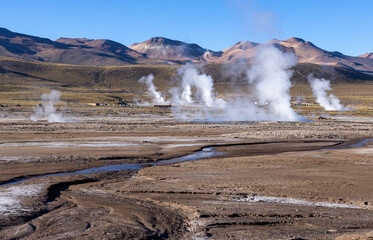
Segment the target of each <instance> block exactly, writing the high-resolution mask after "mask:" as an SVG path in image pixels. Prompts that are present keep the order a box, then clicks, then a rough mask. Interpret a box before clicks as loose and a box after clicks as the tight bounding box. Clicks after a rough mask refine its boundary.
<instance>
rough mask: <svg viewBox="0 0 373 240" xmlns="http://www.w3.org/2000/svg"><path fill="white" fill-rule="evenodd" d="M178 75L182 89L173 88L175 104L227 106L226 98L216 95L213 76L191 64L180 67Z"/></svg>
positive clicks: (173, 101)
mask: <svg viewBox="0 0 373 240" xmlns="http://www.w3.org/2000/svg"><path fill="white" fill-rule="evenodd" d="M178 75H179V76H180V77H181V89H180V88H179V89H178V88H176V89H175V88H174V89H171V91H170V92H171V94H172V103H173V104H175V105H193V104H198V105H201V106H203V107H209V108H211V107H218V108H223V107H225V106H226V101H225V100H224V99H222V98H218V97H216V96H215V92H214V81H213V79H212V77H211V76H209V75H206V74H200V73H199V72H198V70H197V68H196V67H195V66H193V65H190V64H187V65H185V66H183V67H181V68H179V69H178ZM192 89H195V94H193V93H192Z"/></svg>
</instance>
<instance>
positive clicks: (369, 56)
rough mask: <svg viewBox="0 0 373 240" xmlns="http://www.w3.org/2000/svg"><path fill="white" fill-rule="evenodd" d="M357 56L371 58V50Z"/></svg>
mask: <svg viewBox="0 0 373 240" xmlns="http://www.w3.org/2000/svg"><path fill="white" fill-rule="evenodd" d="M358 57H361V58H373V53H371V52H369V53H365V54H363V55H360V56H358Z"/></svg>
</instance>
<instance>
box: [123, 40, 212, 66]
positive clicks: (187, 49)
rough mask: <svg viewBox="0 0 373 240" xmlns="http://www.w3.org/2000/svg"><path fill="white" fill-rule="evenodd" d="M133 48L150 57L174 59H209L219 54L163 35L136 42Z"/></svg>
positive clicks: (131, 46)
mask: <svg viewBox="0 0 373 240" xmlns="http://www.w3.org/2000/svg"><path fill="white" fill-rule="evenodd" d="M129 47H130V48H131V49H133V50H135V51H137V52H140V53H144V54H146V56H147V57H148V58H150V59H161V60H172V61H194V62H196V61H197V62H198V61H207V62H208V61H209V58H211V57H214V56H215V55H217V56H218V55H219V53H215V52H212V51H210V50H208V49H205V48H202V47H200V46H199V45H197V44H189V43H185V42H181V41H176V40H171V39H167V38H163V37H153V38H151V39H149V40H147V41H145V42H142V43H134V44H132V45H130V46H129Z"/></svg>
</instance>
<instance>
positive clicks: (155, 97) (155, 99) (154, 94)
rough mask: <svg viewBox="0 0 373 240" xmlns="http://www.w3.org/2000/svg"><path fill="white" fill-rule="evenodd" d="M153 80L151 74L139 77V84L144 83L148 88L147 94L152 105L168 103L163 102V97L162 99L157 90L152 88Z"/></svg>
mask: <svg viewBox="0 0 373 240" xmlns="http://www.w3.org/2000/svg"><path fill="white" fill-rule="evenodd" d="M153 79H154V76H153V74H149V75H148V76H144V77H141V78H140V79H139V83H145V84H146V85H147V86H148V93H149V96H150V97H151V99H152V103H153V104H166V103H168V102H167V101H165V99H164V97H162V95H161V93H160V92H158V91H157V88H156V87H155V86H154V83H153Z"/></svg>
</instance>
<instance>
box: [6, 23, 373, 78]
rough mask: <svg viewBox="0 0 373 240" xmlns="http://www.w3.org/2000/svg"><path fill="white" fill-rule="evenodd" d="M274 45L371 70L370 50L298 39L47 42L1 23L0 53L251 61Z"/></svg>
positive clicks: (117, 61) (56, 58) (79, 60)
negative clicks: (217, 43) (221, 44)
mask: <svg viewBox="0 0 373 240" xmlns="http://www.w3.org/2000/svg"><path fill="white" fill-rule="evenodd" d="M266 45H273V46H275V47H277V48H279V49H281V50H282V51H285V52H293V53H294V54H295V55H296V56H297V58H298V62H299V63H313V64H318V65H328V66H335V67H342V68H347V69H352V70H357V71H360V72H363V73H367V74H371V75H373V54H372V53H366V54H364V55H361V56H358V57H352V56H347V55H344V54H342V53H339V52H330V51H326V50H323V49H321V48H319V47H317V46H315V45H314V44H312V43H311V42H308V41H305V40H303V39H300V38H290V39H287V40H282V41H281V40H277V39H272V40H270V41H268V42H265V43H254V42H249V41H242V42H238V43H236V44H234V45H233V46H231V47H229V48H227V49H225V50H223V51H219V52H214V51H211V50H208V49H205V48H202V47H200V46H199V45H197V44H189V43H185V42H181V41H176V40H171V39H167V38H163V37H154V38H151V39H149V40H147V41H144V42H142V43H135V44H132V45H130V46H129V47H126V46H124V45H123V44H120V43H118V42H114V41H111V40H106V39H100V40H93V39H86V38H59V39H57V40H56V41H51V40H50V39H47V38H40V37H35V36H30V35H25V34H21V33H15V32H11V31H9V30H7V29H5V28H0V56H3V57H12V58H22V59H28V60H38V61H46V62H54V63H65V64H75V65H86V66H121V65H126V64H149V63H151V64H183V63H185V62H195V63H235V62H239V61H244V62H251V61H252V59H253V58H254V56H255V54H256V51H257V50H258V49H259V48H261V47H263V46H266Z"/></svg>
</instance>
